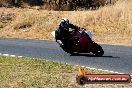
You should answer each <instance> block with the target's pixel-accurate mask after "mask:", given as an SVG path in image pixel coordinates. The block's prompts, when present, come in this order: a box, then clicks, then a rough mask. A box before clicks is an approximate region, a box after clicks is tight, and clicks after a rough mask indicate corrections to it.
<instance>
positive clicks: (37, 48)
mask: <svg viewBox="0 0 132 88" xmlns="http://www.w3.org/2000/svg"><path fill="white" fill-rule="evenodd" d="M101 46H102V47H103V49H104V52H105V54H104V56H103V57H95V56H94V55H93V54H80V55H77V56H71V55H70V54H67V53H66V52H64V51H63V50H62V49H61V48H60V47H59V45H58V44H57V43H56V42H55V41H48V40H30V39H6V38H0V53H2V54H10V55H11V54H12V55H17V56H18V55H19V56H20V55H21V56H26V57H39V58H42V59H48V60H53V61H61V62H66V63H69V64H76V65H83V66H89V67H93V68H100V69H104V70H106V69H107V70H112V71H117V72H120V73H128V74H131V75H132V46H131V47H130V46H115V45H101Z"/></svg>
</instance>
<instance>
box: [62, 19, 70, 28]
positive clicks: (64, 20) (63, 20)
mask: <svg viewBox="0 0 132 88" xmlns="http://www.w3.org/2000/svg"><path fill="white" fill-rule="evenodd" d="M68 24H69V20H68V19H67V18H61V22H60V25H61V26H62V27H64V26H65V25H68Z"/></svg>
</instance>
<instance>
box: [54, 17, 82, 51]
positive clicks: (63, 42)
mask: <svg viewBox="0 0 132 88" xmlns="http://www.w3.org/2000/svg"><path fill="white" fill-rule="evenodd" d="M70 28H71V29H74V30H75V31H78V30H80V27H78V26H76V25H73V24H71V23H70V22H69V20H68V19H67V18H61V20H60V24H59V26H58V27H57V29H56V31H55V39H56V42H57V43H59V45H60V46H61V47H62V48H63V50H64V51H67V50H69V49H68V48H70V46H71V45H70V44H69V41H68V40H69V37H70V35H69V29H70Z"/></svg>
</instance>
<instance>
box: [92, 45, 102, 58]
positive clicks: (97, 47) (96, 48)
mask: <svg viewBox="0 0 132 88" xmlns="http://www.w3.org/2000/svg"><path fill="white" fill-rule="evenodd" d="M93 47H94V50H93V52H92V53H93V54H95V55H96V56H98V57H100V56H103V54H104V50H103V49H102V47H101V46H100V45H98V44H97V43H95V44H94V46H93Z"/></svg>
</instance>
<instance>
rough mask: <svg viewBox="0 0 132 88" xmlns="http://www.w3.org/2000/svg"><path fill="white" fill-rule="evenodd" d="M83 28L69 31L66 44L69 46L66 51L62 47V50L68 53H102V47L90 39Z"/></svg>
mask: <svg viewBox="0 0 132 88" xmlns="http://www.w3.org/2000/svg"><path fill="white" fill-rule="evenodd" d="M85 30H86V29H82V30H81V31H75V30H72V31H70V32H69V33H70V38H69V41H68V42H69V43H68V44H69V45H68V46H70V48H68V49H69V50H68V51H66V50H65V49H64V48H63V50H65V52H67V53H70V54H75V53H76V54H77V53H90V52H92V53H93V54H94V55H96V56H102V55H103V54H104V51H103V49H102V47H101V46H100V45H99V44H97V43H95V42H94V41H92V39H91V36H90V35H89V34H87V32H86V31H85ZM52 35H53V32H52Z"/></svg>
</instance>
